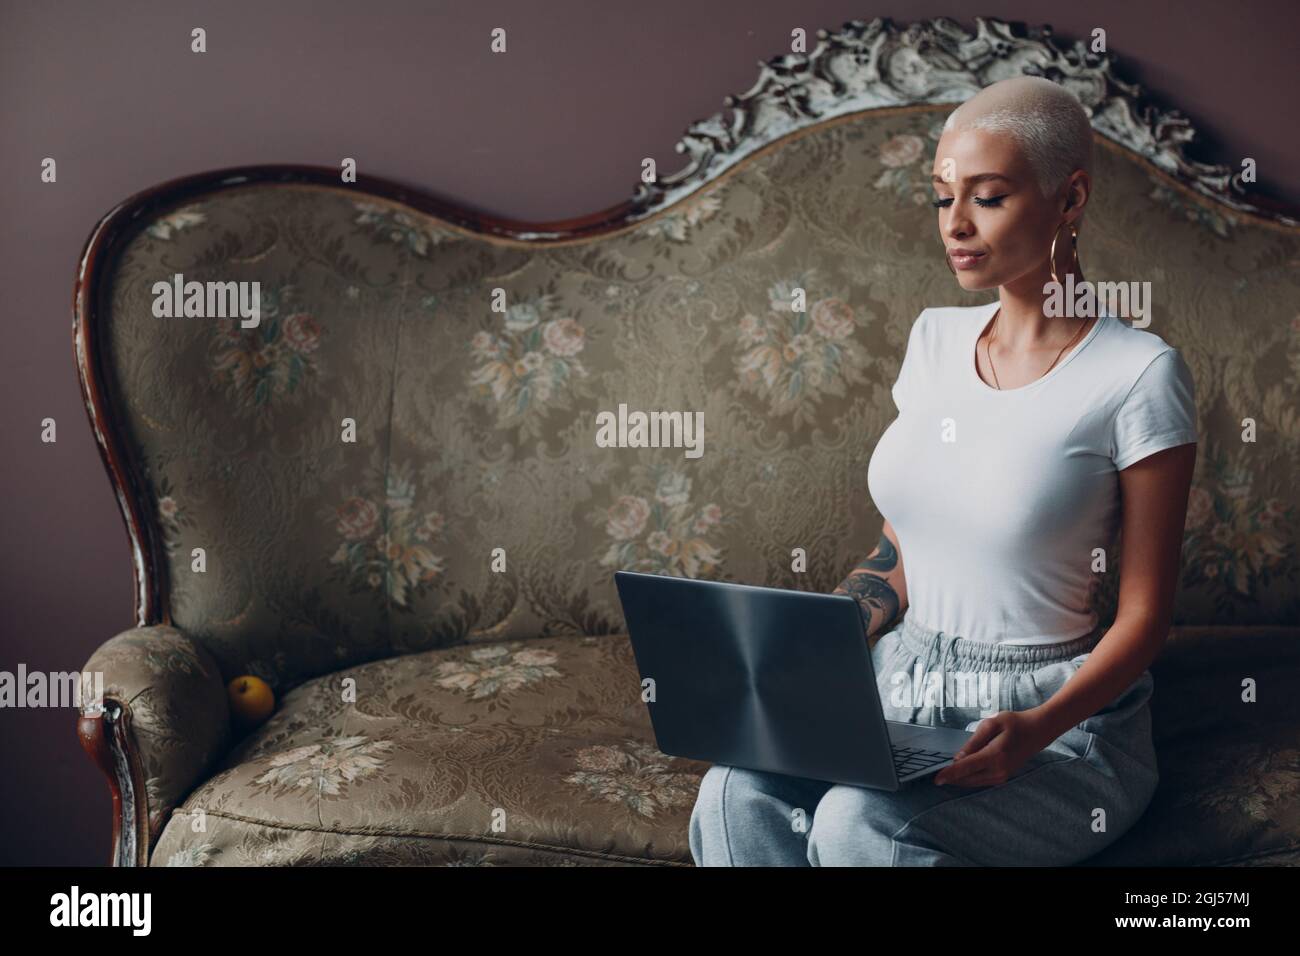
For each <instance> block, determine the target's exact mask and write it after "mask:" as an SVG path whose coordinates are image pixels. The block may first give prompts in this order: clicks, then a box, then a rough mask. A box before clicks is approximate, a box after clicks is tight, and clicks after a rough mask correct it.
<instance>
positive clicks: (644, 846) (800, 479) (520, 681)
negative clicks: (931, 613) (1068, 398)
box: [74, 19, 1300, 866]
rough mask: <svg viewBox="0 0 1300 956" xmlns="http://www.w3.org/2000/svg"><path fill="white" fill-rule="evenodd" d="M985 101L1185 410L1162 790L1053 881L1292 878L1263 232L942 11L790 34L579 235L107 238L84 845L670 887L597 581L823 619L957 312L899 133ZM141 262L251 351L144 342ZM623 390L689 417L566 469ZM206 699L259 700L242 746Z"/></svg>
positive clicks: (383, 215) (637, 405) (1290, 227)
mask: <svg viewBox="0 0 1300 956" xmlns="http://www.w3.org/2000/svg"><path fill="white" fill-rule="evenodd" d="M1067 53H1070V55H1067ZM1018 73H1036V74H1040V75H1046V76H1049V77H1050V78H1052V79H1055V80H1057V81H1059V82H1064V83H1067V84H1069V85H1070V86H1071V88H1072V89H1074V90H1075V91H1076V92H1077V93H1078V94H1079V95H1080V98H1081V99H1082V100H1083V101H1084V102H1085V103H1086V104H1087V105H1088V106H1089V107H1090V108H1091V110H1092V115H1093V121H1094V126H1095V131H1096V138H1097V143H1098V149H1097V156H1096V169H1095V171H1094V181H1095V183H1096V187H1097V188H1096V191H1095V194H1094V195H1093V197H1092V206H1091V209H1090V213H1089V219H1088V222H1087V224H1086V225H1085V228H1084V230H1083V231H1082V232H1081V235H1080V257H1081V259H1082V261H1083V263H1084V265H1085V268H1086V270H1087V274H1088V276H1089V278H1091V279H1093V280H1105V279H1117V280H1118V279H1123V280H1130V279H1136V280H1149V281H1151V283H1152V285H1153V290H1154V295H1155V299H1156V303H1157V308H1156V310H1155V313H1154V316H1153V321H1152V326H1151V328H1152V329H1153V331H1155V332H1157V333H1158V334H1159V335H1161V336H1162V337H1163V338H1164V339H1165V340H1166V341H1169V342H1171V343H1173V344H1175V345H1177V346H1178V347H1179V348H1180V350H1181V351H1182V353H1183V355H1184V356H1185V357H1186V359H1187V361H1188V362H1189V363H1190V365H1191V367H1192V369H1193V370H1194V373H1195V377H1196V382H1197V401H1198V405H1199V426H1200V433H1201V441H1200V446H1199V455H1198V461H1197V467H1196V475H1195V483H1194V487H1193V489H1192V493H1191V505H1190V513H1189V516H1188V520H1187V532H1186V538H1185V544H1184V562H1183V574H1182V581H1181V589H1180V594H1179V598H1178V605H1177V607H1178V610H1177V617H1176V626H1175V628H1174V630H1173V633H1172V634H1171V635H1170V638H1169V642H1168V645H1167V647H1166V649H1165V651H1164V652H1163V654H1162V656H1161V657H1160V658H1159V659H1158V660H1157V661H1156V663H1155V664H1154V665H1153V673H1154V675H1155V679H1156V691H1155V697H1154V701H1153V709H1154V717H1155V732H1156V736H1157V743H1158V747H1159V755H1160V769H1161V784H1160V788H1159V791H1158V793H1157V795H1156V797H1155V799H1154V802H1153V803H1152V805H1151V807H1150V809H1149V811H1148V812H1147V814H1146V816H1145V817H1144V818H1143V820H1142V821H1141V822H1140V823H1139V824H1138V825H1137V826H1136V827H1135V828H1134V829H1133V830H1131V831H1130V832H1129V833H1128V834H1126V835H1124V836H1123V837H1121V838H1120V839H1119V840H1118V841H1117V842H1115V843H1114V844H1113V845H1111V846H1110V847H1108V848H1107V849H1106V850H1104V851H1103V852H1102V853H1100V854H1098V855H1097V856H1095V857H1093V858H1092V859H1090V860H1088V861H1086V865H1101V864H1114V865H1126V866H1150V865H1170V864H1256V865H1257V864H1265V865H1270V864H1296V863H1300V799H1297V789H1298V788H1300V686H1298V684H1297V673H1298V671H1297V668H1298V666H1300V628H1297V621H1300V603H1298V600H1297V589H1296V573H1297V556H1296V538H1297V535H1296V528H1297V520H1298V518H1300V512H1298V510H1297V505H1298V503H1300V501H1298V497H1300V496H1298V493H1297V485H1296V481H1295V476H1296V474H1297V471H1298V470H1300V469H1298V467H1297V466H1298V465H1300V415H1297V412H1296V396H1297V390H1298V389H1300V317H1298V316H1297V312H1296V304H1295V303H1296V301H1297V292H1300V283H1298V281H1297V275H1298V273H1297V265H1300V224H1298V222H1297V216H1296V213H1295V210H1293V209H1289V208H1287V207H1285V206H1283V205H1281V204H1279V203H1276V202H1269V201H1267V200H1265V199H1264V198H1257V197H1252V196H1251V195H1250V194H1249V191H1248V187H1246V186H1244V185H1243V184H1242V183H1241V182H1240V180H1239V178H1238V177H1236V176H1234V175H1232V171H1231V170H1225V169H1222V168H1220V167H1209V166H1203V165H1201V164H1198V163H1195V162H1193V161H1191V160H1189V159H1188V158H1187V157H1186V156H1185V155H1184V153H1183V148H1184V144H1185V142H1186V141H1187V140H1188V139H1189V138H1190V137H1191V131H1190V126H1189V125H1188V123H1187V121H1186V120H1184V119H1183V118H1182V117H1181V116H1180V115H1179V114H1177V113H1174V112H1168V111H1165V110H1163V109H1160V108H1158V107H1156V106H1154V105H1152V104H1150V103H1148V102H1147V101H1146V99H1145V98H1144V95H1143V94H1142V93H1141V91H1139V90H1137V89H1136V88H1135V87H1132V86H1128V85H1126V84H1124V83H1122V82H1121V81H1119V80H1117V79H1116V78H1115V77H1114V76H1113V75H1112V73H1111V66H1110V63H1109V61H1108V60H1107V59H1105V58H1098V57H1096V56H1093V55H1091V54H1089V53H1087V52H1086V51H1084V50H1082V49H1081V48H1076V49H1075V50H1073V51H1065V50H1063V49H1061V48H1060V47H1058V45H1057V43H1056V41H1055V40H1053V38H1052V37H1051V35H1050V32H1049V31H1045V30H1044V31H1027V30H1025V29H1024V28H1022V27H1020V26H1018V25H1008V24H1004V23H1000V22H998V21H993V20H979V21H977V27H976V30H975V31H974V32H973V33H966V32H964V31H963V30H962V29H961V28H960V27H959V26H958V25H957V24H955V23H953V22H952V21H948V20H942V19H941V20H937V21H932V22H927V23H923V24H918V25H915V26H913V27H910V28H907V29H900V28H899V27H896V26H895V25H893V24H891V23H889V22H888V21H881V20H877V21H872V22H870V23H864V22H858V21H854V22H850V23H848V24H846V25H845V26H844V28H843V29H841V30H839V31H837V32H833V33H826V32H821V33H819V35H818V41H817V44H816V48H815V49H814V50H813V51H812V52H811V53H810V54H808V55H806V56H805V55H802V54H792V55H789V56H784V57H779V58H777V59H774V60H772V61H771V62H770V63H768V64H767V65H765V66H764V67H763V68H762V70H761V75H760V77H759V79H758V81H757V83H756V84H755V85H754V87H753V88H752V89H751V90H750V91H749V92H747V93H745V94H743V95H741V96H738V97H734V98H728V100H727V108H726V109H725V110H724V111H723V112H722V113H719V114H718V115H716V116H714V117H712V118H710V119H707V120H702V121H699V122H696V123H694V124H693V125H691V126H690V128H689V130H688V132H687V133H686V135H685V137H684V139H683V140H682V142H681V144H679V151H681V152H684V153H685V154H686V155H687V157H688V161H687V163H686V165H685V166H684V167H683V168H682V169H681V170H678V171H676V172H674V173H672V174H667V175H660V176H658V177H655V178H654V179H653V181H650V182H642V183H640V184H639V185H638V187H637V189H636V192H635V194H634V196H633V197H632V198H631V199H630V200H628V201H627V202H625V203H622V204H620V205H619V206H617V207H615V208H612V209H608V210H604V211H602V212H599V213H596V214H593V215H590V216H586V217H583V218H579V219H572V220H567V221H564V222H553V223H543V224H538V223H522V222H513V221H507V220H501V219H495V218H491V217H487V216H482V215H477V214H475V213H472V212H470V211H467V210H465V209H463V208H460V207H459V206H457V205H456V204H454V203H452V202H449V201H446V200H439V199H434V198H431V197H428V196H426V195H423V194H421V193H418V192H416V191H415V190H413V189H409V188H406V187H403V186H399V185H397V184H394V183H391V182H387V181H384V180H380V179H376V178H371V177H366V176H363V177H362V178H361V180H360V181H359V182H357V183H344V182H341V180H340V176H339V175H338V173H337V172H336V171H334V170H331V169H325V168H304V167H289V166H261V167H255V168H246V169H235V170H222V171H217V172H212V173H206V174H202V175H197V176H192V177H189V178H186V179H181V180H177V181H174V182H169V183H166V184H164V185H161V186H159V187H157V188H154V189H150V190H148V191H146V192H143V193H141V194H139V195H136V196H134V197H132V198H130V199H129V200H127V201H126V202H124V203H122V204H121V205H119V206H118V207H117V208H115V209H113V210H112V211H111V212H110V213H109V214H108V215H106V216H105V217H104V219H103V220H102V221H101V222H100V223H99V224H98V225H97V226H96V228H95V230H94V232H93V234H92V235H91V237H90V239H89V240H88V242H87V246H86V250H85V252H84V255H83V259H82V262H81V269H80V272H79V275H78V282H77V288H76V303H75V321H74V339H75V345H76V356H77V362H78V368H79V370H80V374H81V378H82V384H83V389H84V395H85V399H86V404H87V408H88V410H89V413H90V417H91V420H92V423H93V426H94V431H95V435H96V438H97V440H98V442H99V444H100V448H101V452H102V455H103V458H104V461H105V463H106V466H107V469H108V472H109V474H110V477H111V479H112V481H113V484H114V486H115V488H116V489H117V496H118V500H119V503H120V506H121V509H122V512H123V515H124V517H125V521H126V525H127V529H128V532H129V535H130V541H131V547H132V557H133V561H134V573H135V581H136V587H137V590H136V613H137V622H136V626H135V627H132V628H129V629H127V630H125V631H124V632H123V633H121V634H118V635H117V636H116V637H113V638H111V639H110V640H108V641H107V642H106V643H104V644H103V645H102V646H101V647H99V649H98V650H96V651H95V652H94V653H93V655H92V656H91V658H90V660H89V661H88V662H87V664H86V667H85V670H87V671H96V670H98V671H102V672H103V673H104V675H105V682H106V687H107V690H106V693H105V698H104V706H103V708H102V709H98V708H93V707H88V708H86V709H85V710H84V711H83V712H82V714H81V715H80V716H79V723H78V732H79V735H80V738H81V741H82V744H83V746H84V747H85V749H86V751H87V752H88V753H89V754H90V755H91V756H92V758H93V759H95V760H96V761H97V762H98V763H99V765H100V766H101V767H102V768H103V770H104V772H105V774H106V776H107V779H108V782H109V785H110V791H111V794H112V797H113V801H114V810H113V814H114V823H113V826H114V840H113V862H114V863H115V864H117V865H160V866H176V865H258V864H295V865H305V864H440V865H441V864H445V865H479V864H485V865H492V864H546V865H571V864H596V865H618V864H651V865H669V866H678V865H690V864H691V858H690V854H689V850H688V847H687V821H688V818H689V814H690V811H691V807H692V805H693V802H694V799H695V796H696V792H697V789H698V783H699V778H700V776H701V775H702V773H703V772H704V770H705V769H707V766H706V765H705V764H702V763H699V762H696V761H691V760H683V759H678V758H672V757H668V756H666V755H664V754H662V753H660V752H659V751H658V750H657V749H656V747H655V743H654V736H653V734H652V731H651V725H650V722H649V718H648V715H647V711H646V706H645V704H643V703H642V701H641V699H640V687H639V683H638V675H637V672H636V668H635V662H634V659H633V656H632V653H631V649H630V646H629V642H628V639H627V636H626V633H625V625H624V622H623V619H622V614H621V610H620V606H619V603H618V600H617V595H616V591H615V588H614V583H613V573H614V571H615V570H617V569H620V568H628V569H638V570H650V571H656V572H661V573H668V574H676V575H687V576H692V577H708V578H715V579H722V580H730V581H739V582H746V583H756V584H766V585H771V586H779V587H787V588H802V589H809V590H816V591H830V590H831V589H833V588H834V587H835V585H836V584H837V583H839V582H840V581H841V580H842V579H843V577H844V576H845V575H846V573H847V572H848V571H849V570H850V569H851V568H852V567H853V566H854V564H855V562H856V561H857V560H858V559H860V558H861V557H863V556H864V555H865V554H867V553H868V552H869V551H870V550H871V548H872V547H873V546H874V543H875V541H876V540H877V538H878V536H879V531H880V524H881V518H880V515H879V514H878V513H877V512H876V510H875V509H874V507H873V505H872V502H871V499H870V497H869V495H868V493H867V485H866V465H867V461H868V458H869V456H870V454H871V451H872V448H873V446H874V443H875V441H876V439H877V438H878V436H879V435H880V434H881V432H882V431H883V430H884V428H885V427H886V426H887V425H888V424H889V422H890V421H891V420H892V419H893V417H894V415H895V410H894V408H893V405H892V403H891V400H890V385H891V383H892V382H893V381H894V379H895V376H896V374H897V372H898V368H899V363H900V361H901V358H902V355H903V349H904V343H905V342H906V339H907V334H908V331H909V329H910V326H911V323H912V321H913V320H914V319H915V317H916V316H917V314H918V313H919V312H920V311H921V310H922V309H923V308H925V307H927V306H931V305H942V304H972V305H973V304H978V303H979V302H985V301H989V300H990V299H991V298H992V296H993V295H995V293H993V292H990V293H988V294H985V295H981V296H977V297H976V296H972V297H967V296H964V295H963V294H962V292H961V290H960V289H959V288H958V287H957V286H956V285H955V283H954V281H953V279H952V277H951V275H950V274H949V272H948V270H947V269H945V268H944V264H943V262H942V261H941V259H940V249H941V245H940V241H939V238H938V235H937V231H936V228H935V219H934V215H933V210H932V209H931V208H929V207H928V206H927V201H928V199H929V198H930V197H929V193H928V189H929V187H928V178H929V170H930V163H931V160H932V156H933V150H934V144H935V141H936V139H937V136H938V128H939V126H940V125H941V124H942V121H943V119H944V117H945V116H946V114H947V112H948V111H949V110H950V109H951V108H952V105H953V104H954V103H956V102H959V101H961V100H963V99H965V98H966V97H968V96H970V95H971V94H973V93H974V92H975V91H976V90H977V89H979V88H980V87H981V86H983V85H986V84H988V83H990V82H993V81H995V80H997V79H1001V78H1003V77H1005V76H1011V75H1016V74H1018ZM636 168H638V169H639V168H640V166H639V164H638V166H637V167H636ZM630 178H631V177H630ZM177 273H180V274H183V276H184V278H185V280H186V281H190V280H197V281H200V282H206V281H213V282H216V281H221V282H224V281H241V282H253V281H257V282H259V283H260V284H261V286H260V288H261V290H262V292H261V296H262V299H261V308H262V313H261V322H260V324H259V325H258V326H257V327H254V328H244V327H242V326H241V325H240V323H239V322H238V321H237V320H236V319H229V318H227V319H221V318H158V317H156V316H155V315H154V313H153V310H152V305H153V302H154V294H153V292H152V289H153V285H154V283H155V282H158V281H171V279H172V277H173V276H174V275H175V274H177ZM795 288H803V289H805V290H807V311H806V312H800V311H792V310H791V308H790V302H791V292H792V290H794V289H795ZM493 290H502V291H501V292H500V293H499V296H500V298H499V299H495V300H494V292H493ZM494 301H496V302H499V303H501V304H502V305H503V307H504V311H500V310H494V308H493V305H494ZM620 404H626V406H627V407H628V409H631V410H647V411H648V410H680V411H687V410H691V411H696V410H698V411H702V412H703V413H704V421H705V442H704V446H703V448H704V453H703V454H702V456H700V457H698V458H690V457H687V456H686V455H685V454H684V452H683V450H682V449H681V448H673V447H659V448H628V447H623V448H604V447H598V446H597V444H596V442H595V432H596V423H595V420H596V415H597V413H599V412H601V411H613V412H617V410H618V407H619V405H620ZM1244 419H1251V420H1252V421H1253V422H1254V423H1255V425H1254V427H1255V428H1256V429H1257V432H1256V440H1255V441H1253V442H1247V441H1243V437H1242V436H1243V427H1244V426H1243V420H1244ZM349 422H351V423H352V427H353V429H354V438H355V440H353V441H346V440H344V438H345V431H346V429H347V428H348V423H349ZM795 547H801V548H804V549H806V552H807V554H808V557H809V561H808V567H807V570H806V572H795V571H792V570H791V550H792V549H793V548H795ZM196 549H200V550H196ZM1117 558H1118V551H1116V553H1115V554H1113V555H1112V556H1111V561H1112V563H1111V573H1110V574H1108V575H1106V577H1105V582H1104V586H1103V588H1102V590H1101V592H1100V594H1101V597H1100V600H1101V601H1102V602H1103V612H1104V614H1106V615H1108V617H1107V619H1109V615H1113V613H1114V604H1115V595H1116V593H1117V592H1116V587H1117V581H1118V575H1119V574H1120V573H1122V568H1120V567H1118V564H1117ZM503 562H504V563H503ZM243 674H254V675H258V676H261V677H262V678H264V679H265V680H266V681H267V682H268V683H269V684H270V685H271V686H272V687H273V688H274V690H275V692H276V695H277V708H276V711H275V713H274V715H273V716H272V717H271V718H270V720H269V721H267V722H266V723H265V724H263V725H261V726H259V727H257V728H256V729H254V730H252V731H251V732H249V733H247V734H244V735H242V736H241V735H240V734H238V733H236V731H235V729H234V728H233V726H232V723H231V715H230V712H229V707H228V703H227V696H226V691H225V684H226V682H227V681H229V680H230V679H232V678H233V677H235V676H238V675H243ZM1248 678H1249V679H1251V680H1253V681H1254V682H1255V686H1256V687H1257V701H1256V702H1249V703H1248V702H1245V701H1243V681H1246V679H1248Z"/></svg>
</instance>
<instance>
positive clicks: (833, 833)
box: [808, 784, 907, 866]
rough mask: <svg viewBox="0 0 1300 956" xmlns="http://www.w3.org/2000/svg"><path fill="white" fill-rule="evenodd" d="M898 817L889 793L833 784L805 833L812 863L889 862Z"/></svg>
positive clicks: (861, 864) (871, 863)
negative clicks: (806, 833)
mask: <svg viewBox="0 0 1300 956" xmlns="http://www.w3.org/2000/svg"><path fill="white" fill-rule="evenodd" d="M906 822H907V821H906V820H904V819H902V818H900V816H899V813H898V808H897V807H896V806H895V805H894V804H893V802H892V801H891V800H890V793H889V792H888V791H884V790H872V789H869V788H866V787H853V786H849V785H847V784H837V785H835V786H833V787H831V788H830V789H829V790H827V791H826V793H825V795H824V796H823V797H822V798H821V801H820V802H819V803H818V804H817V811H816V813H815V814H814V815H813V823H812V829H811V830H810V831H809V833H808V862H810V863H811V864H812V865H813V866H892V865H893V862H894V860H893V857H894V841H893V835H894V834H895V833H896V832H898V830H899V829H900V828H901V827H902V826H903V825H904V824H905V823H906Z"/></svg>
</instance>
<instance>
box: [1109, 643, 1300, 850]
mask: <svg viewBox="0 0 1300 956" xmlns="http://www.w3.org/2000/svg"><path fill="white" fill-rule="evenodd" d="M1297 673H1300V628H1295V627H1271V626H1255V627H1249V626H1243V627H1221V626H1217V625H1213V626H1186V627H1179V628H1175V629H1174V632H1173V633H1172V634H1171V635H1170V638H1169V641H1168V644H1167V646H1166V647H1165V649H1164V651H1163V653H1162V654H1161V655H1160V657H1159V658H1157V659H1156V661H1155V663H1153V664H1152V666H1151V675H1152V677H1153V678H1154V682H1155V691H1154V694H1153V696H1152V699H1151V717H1152V729H1153V732H1154V736H1155V743H1156V758H1157V760H1158V762H1159V770H1160V783H1159V785H1158V786H1157V788H1156V793H1155V796H1154V797H1153V798H1152V800H1151V805H1150V806H1149V807H1148V808H1147V811H1146V813H1145V814H1143V816H1142V819H1140V820H1139V821H1138V822H1137V824H1135V825H1134V827H1133V829H1132V830H1130V831H1129V832H1128V833H1127V834H1125V835H1124V836H1123V837H1122V838H1120V839H1119V840H1117V841H1116V842H1115V843H1113V844H1111V845H1110V846H1109V847H1107V848H1106V849H1105V850H1103V851H1102V852H1101V853H1099V854H1097V855H1096V856H1094V857H1092V858H1091V859H1090V860H1088V861H1087V865H1092V866H1243V865H1244V866H1249V865H1264V866H1286V865H1292V864H1291V863H1289V862H1288V861H1292V860H1294V859H1296V857H1297V855H1298V854H1300V694H1297V693H1296V674H1297Z"/></svg>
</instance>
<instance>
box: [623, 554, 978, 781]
mask: <svg viewBox="0 0 1300 956" xmlns="http://www.w3.org/2000/svg"><path fill="white" fill-rule="evenodd" d="M614 583H615V585H616V586H617V587H618V596H619V600H620V601H621V602H622V604H623V615H624V618H625V619H626V621H627V627H628V632H629V634H630V636H631V639H632V651H633V654H634V655H635V656H636V664H637V669H638V670H639V671H640V673H641V681H642V687H643V689H644V688H647V687H652V688H653V699H652V700H650V701H647V705H646V706H647V707H648V708H649V710H650V721H651V723H652V724H653V726H654V734H655V741H656V743H657V744H658V746H659V749H660V750H661V751H663V752H664V753H665V754H669V755H672V756H677V757H687V758H690V759H693V760H703V761H707V762H709V763H720V764H729V765H731V766H735V767H746V768H750V769H754V770H768V771H774V772H776V773H783V774H789V775H791V776H796V777H809V778H811V779H814V780H826V781H830V782H832V783H845V784H851V785H853V786H859V787H872V788H874V789H877V790H898V789H900V788H901V787H902V785H903V784H905V783H910V782H911V781H914V780H919V779H921V778H922V777H926V776H929V775H930V774H933V773H937V772H938V771H939V770H940V769H941V768H943V767H946V766H948V765H949V764H951V763H952V755H953V754H954V753H955V752H956V751H957V750H958V749H960V748H961V746H962V745H963V744H964V743H965V742H966V741H967V740H969V739H970V738H971V737H972V736H973V734H972V732H970V731H966V730H960V729H957V728H952V727H932V726H929V725H922V724H909V723H906V722H903V721H897V720H886V719H885V716H884V710H883V708H882V707H881V702H880V693H879V690H878V689H877V683H876V675H875V670H874V668H873V667H872V664H871V650H870V648H868V646H867V635H866V628H865V627H864V626H863V621H862V609H861V606H860V605H859V604H858V602H857V601H856V600H855V599H854V598H852V597H850V596H849V595H847V594H821V593H815V592H808V591H791V590H786V589H784V588H768V587H759V586H756V585H749V584H734V583H731V582H727V581H701V580H696V579H695V578H683V577H674V576H671V575H665V574H646V573H642V572H639V571H615V572H614ZM646 681H652V682H653V683H652V684H647V683H646Z"/></svg>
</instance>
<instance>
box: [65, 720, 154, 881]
mask: <svg viewBox="0 0 1300 956" xmlns="http://www.w3.org/2000/svg"><path fill="white" fill-rule="evenodd" d="M77 737H78V738H79V739H80V740H81V748H82V749H83V750H85V751H86V753H87V754H88V755H89V756H90V759H91V760H93V761H94V762H95V765H96V766H98V767H99V769H100V770H101V771H103V773H104V776H105V778H107V780H108V789H109V792H110V793H111V794H112V796H113V854H112V858H111V859H110V861H109V864H110V865H111V866H146V865H147V864H148V860H149V856H148V855H149V816H148V813H149V811H148V806H147V805H146V802H145V790H144V785H143V783H142V780H141V778H142V776H143V775H142V773H141V771H140V766H139V760H138V759H137V758H136V755H135V753H134V751H133V748H132V747H131V745H130V714H129V711H128V710H127V709H126V708H125V707H123V706H122V705H121V704H120V703H119V702H118V701H113V700H105V701H104V709H103V711H101V712H100V713H99V714H98V715H94V716H88V715H85V714H82V715H81V716H80V717H79V718H78V719H77Z"/></svg>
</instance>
